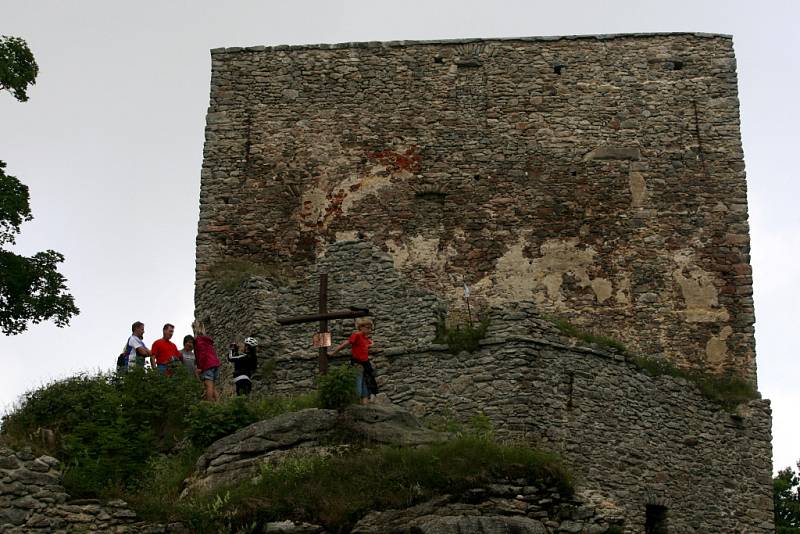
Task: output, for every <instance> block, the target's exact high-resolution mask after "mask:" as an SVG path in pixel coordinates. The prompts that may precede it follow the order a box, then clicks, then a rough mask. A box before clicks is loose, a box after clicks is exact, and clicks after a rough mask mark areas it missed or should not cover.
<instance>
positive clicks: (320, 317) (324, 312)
mask: <svg viewBox="0 0 800 534" xmlns="http://www.w3.org/2000/svg"><path fill="white" fill-rule="evenodd" d="M367 315H369V310H368V309H367V308H350V309H349V310H347V311H334V312H328V273H320V275H319V313H314V314H311V315H296V316H293V317H283V318H280V319H276V321H277V323H278V324H279V325H281V326H287V325H290V324H302V323H314V322H316V321H319V332H320V333H326V332H327V331H328V320H332V319H355V318H356V317H365V316H367ZM318 359H319V372H320V374H325V373H327V372H328V347H320V348H319V358H318Z"/></svg>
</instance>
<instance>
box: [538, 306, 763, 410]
mask: <svg viewBox="0 0 800 534" xmlns="http://www.w3.org/2000/svg"><path fill="white" fill-rule="evenodd" d="M544 318H545V319H546V320H548V321H550V322H551V323H553V324H554V325H555V326H556V328H558V330H559V331H560V332H561V333H562V334H564V335H565V336H569V337H574V338H577V339H580V340H582V341H585V342H587V343H591V344H594V345H598V346H600V347H603V348H607V349H609V348H610V349H614V350H615V351H618V352H620V353H621V354H627V353H628V349H627V348H626V347H625V345H623V344H622V343H620V342H619V341H617V340H615V339H611V338H609V337H605V336H598V335H595V334H592V333H588V332H585V331H583V330H581V329H579V328H578V327H577V326H575V325H573V324H572V323H570V322H569V321H566V320H564V319H558V318H555V317H549V316H545V317H544ZM628 361H630V362H631V363H633V364H635V365H636V366H637V367H638V368H639V369H641V370H643V371H644V372H646V373H647V374H649V375H651V376H660V375H669V376H674V377H677V378H683V379H685V380H688V381H690V382H693V383H694V384H696V385H697V387H699V388H700V392H701V393H702V394H703V396H704V397H706V398H707V399H709V400H711V401H714V402H716V403H717V404H720V405H721V406H722V407H723V408H725V409H726V410H728V411H732V410H733V409H735V408H736V406H738V405H739V404H741V403H743V402H747V401H750V400H753V399H759V398H761V395H760V394H759V393H758V391H757V390H756V388H755V386H753V384H751V383H750V382H748V381H746V380H743V379H741V378H738V377H734V376H716V375H711V374H709V373H705V372H702V371H694V370H688V369H681V368H679V367H677V366H676V365H675V364H673V363H672V362H669V361H667V360H662V359H655V358H647V357H644V356H635V357H631V358H629V360H628Z"/></svg>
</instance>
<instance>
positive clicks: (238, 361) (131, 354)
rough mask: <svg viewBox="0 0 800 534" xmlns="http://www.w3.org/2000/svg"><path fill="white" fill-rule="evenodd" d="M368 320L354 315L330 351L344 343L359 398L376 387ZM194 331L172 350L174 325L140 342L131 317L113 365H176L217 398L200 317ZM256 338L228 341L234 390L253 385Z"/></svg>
mask: <svg viewBox="0 0 800 534" xmlns="http://www.w3.org/2000/svg"><path fill="white" fill-rule="evenodd" d="M372 329H373V323H372V321H371V320H370V319H359V320H357V321H356V332H354V333H353V334H352V335H350V337H349V338H347V339H346V340H345V341H343V342H342V343H341V344H340V345H339V346H337V347H336V348H335V349H334V350H333V352H332V353H331V356H335V355H336V354H337V353H338V352H339V351H341V350H342V349H344V348H345V347H348V346H349V347H350V351H351V353H352V356H351V358H350V364H351V365H353V366H354V367H356V368H357V373H356V384H355V387H356V393H357V395H358V397H359V399H360V402H361V404H367V403H368V402H369V400H370V399H371V398H372V396H373V395H376V394H377V393H378V386H377V382H376V380H375V371H374V368H373V367H372V362H371V361H370V359H369V355H370V353H371V352H372V353H375V352H379V350H377V349H374V348H372V343H373V342H372V339H371V338H370V335H371V334H372ZM192 331H193V333H194V335H187V336H184V338H183V348H182V349H180V350H178V347H177V346H176V345H175V343H173V342H172V336H173V335H174V334H175V325H172V324H170V323H167V324H165V325H164V327H163V329H162V336H161V338H159V339H157V340H155V341H154V342H153V344H152V346H151V347H150V348H149V349H148V348H147V345H146V344H145V343H144V340H143V338H144V323H142V322H141V321H136V322H135V323H133V325H131V336H130V337H129V338H128V341H127V343H126V345H125V348H124V349H123V351H122V353H121V354H120V355H119V357H118V358H117V370H118V371H119V372H125V371H127V370H128V369H129V368H131V367H144V366H145V362H147V361H148V360H149V363H150V367H152V368H153V369H157V370H158V372H160V373H163V374H165V375H167V376H171V375H173V374H174V373H175V372H177V371H178V370H179V369H184V370H185V371H186V372H188V373H190V374H191V375H194V376H195V377H197V379H198V380H201V381H202V382H203V397H204V398H205V399H206V400H209V401H216V400H217V399H218V398H219V394H218V392H217V388H216V384H217V382H218V381H219V368H220V365H221V364H220V360H219V357H218V356H217V352H216V350H215V349H214V340H213V339H211V337H209V336H208V335H207V334H206V326H205V324H204V323H203V322H201V321H195V322H194V323H192ZM257 347H258V340H257V339H256V338H254V337H248V338H245V340H244V343H243V344H238V343H231V345H230V347H229V349H228V361H229V362H231V363H232V364H233V382H234V384H235V386H236V394H237V395H249V394H250V392H251V391H252V388H253V382H252V377H253V373H254V372H255V370H256V368H257V366H258V355H257V352H256V351H257Z"/></svg>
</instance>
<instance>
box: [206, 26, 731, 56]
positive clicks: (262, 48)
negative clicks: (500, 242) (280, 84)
mask: <svg viewBox="0 0 800 534" xmlns="http://www.w3.org/2000/svg"><path fill="white" fill-rule="evenodd" d="M676 35H686V36H693V37H702V38H707V39H714V38H721V39H730V40H732V39H733V35H730V34H725V33H706V32H642V33H600V34H586V35H544V36H530V37H493V38H480V37H475V38H464V39H430V40H411V41H355V42H346V43H317V44H304V45H285V44H284V45H273V46H266V45H258V46H247V47H241V46H232V47H227V48H226V47H221V48H212V49H211V55H212V56H213V55H220V54H232V53H236V52H275V51H285V50H335V49H342V48H397V47H403V46H417V45H458V44H471V43H494V42H511V41H523V42H537V41H539V42H546V41H562V40H565V41H567V40H568V41H574V40H578V39H594V40H597V41H608V40H611V39H625V38H641V37H668V36H676Z"/></svg>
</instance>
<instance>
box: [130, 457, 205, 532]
mask: <svg viewBox="0 0 800 534" xmlns="http://www.w3.org/2000/svg"><path fill="white" fill-rule="evenodd" d="M203 451H204V449H203V448H202V447H197V446H191V447H188V448H185V449H183V450H181V451H179V452H178V453H176V454H173V455H170V456H167V455H158V456H153V457H151V458H150V459H149V460H148V461H147V464H146V465H145V467H144V469H143V470H142V472H141V474H140V475H139V476H138V477H137V478H136V480H135V481H134V482H133V483H132V484H131V485H130V487H129V489H128V491H127V492H126V493H124V494H123V495H121V497H123V498H124V499H125V501H127V502H128V504H130V505H131V507H132V508H133V509H134V510H136V513H137V514H138V515H139V516H140V517H141V518H142V519H144V520H145V521H159V520H160V519H163V518H165V517H170V516H171V515H174V513H175V509H176V505H175V501H176V500H177V499H178V496H179V495H180V493H181V491H182V490H183V481H184V480H185V479H186V478H188V477H189V476H190V475H191V474H192V472H193V471H194V467H195V463H196V462H197V459H198V458H199V457H200V455H201V454H203Z"/></svg>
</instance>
